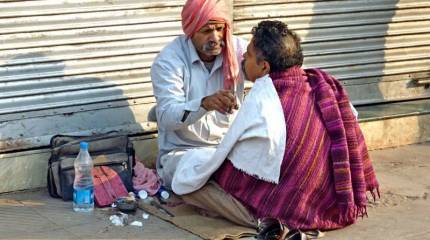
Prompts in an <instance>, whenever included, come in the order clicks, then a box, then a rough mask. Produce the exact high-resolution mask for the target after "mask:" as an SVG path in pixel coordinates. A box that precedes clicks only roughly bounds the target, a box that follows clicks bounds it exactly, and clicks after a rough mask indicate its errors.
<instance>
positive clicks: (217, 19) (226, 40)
mask: <svg viewBox="0 0 430 240" xmlns="http://www.w3.org/2000/svg"><path fill="white" fill-rule="evenodd" d="M230 24H231V23H230V20H229V17H228V14H227V8H226V7H225V5H224V3H223V1H217V0H206V1H204V0H188V1H187V2H186V4H185V6H184V8H183V10H182V28H183V31H184V33H185V35H181V36H179V37H177V38H176V39H174V40H173V41H172V42H171V43H170V44H168V45H167V46H166V47H165V48H164V49H163V50H162V51H161V52H160V54H159V55H158V56H157V58H156V59H155V61H154V63H153V65H152V68H151V78H152V83H153V88H154V95H155V98H156V100H157V107H156V115H157V121H158V129H159V131H158V134H159V137H158V143H159V148H160V152H159V157H158V161H157V171H158V174H159V175H160V177H161V178H162V180H163V182H164V185H166V187H167V188H170V186H171V181H172V177H173V174H174V172H175V169H176V166H177V164H178V162H179V161H181V160H182V156H183V155H184V153H185V152H186V151H187V150H188V149H190V148H197V147H207V146H215V145H217V144H218V143H219V142H220V141H221V139H222V137H223V136H224V134H225V132H226V131H227V129H228V126H229V125H230V122H231V119H230V118H231V117H230V114H231V113H232V111H233V109H237V108H238V104H239V103H240V102H241V101H242V98H243V94H242V93H243V81H239V79H240V74H239V67H238V62H239V61H240V60H241V57H242V54H243V52H244V51H245V50H244V49H245V48H246V43H245V42H243V41H241V40H240V39H238V38H233V36H232V33H231V28H230Z"/></svg>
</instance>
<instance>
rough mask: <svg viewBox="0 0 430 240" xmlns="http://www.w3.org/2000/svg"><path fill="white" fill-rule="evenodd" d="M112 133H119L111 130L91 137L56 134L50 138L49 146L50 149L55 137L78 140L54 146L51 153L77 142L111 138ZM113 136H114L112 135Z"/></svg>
mask: <svg viewBox="0 0 430 240" xmlns="http://www.w3.org/2000/svg"><path fill="white" fill-rule="evenodd" d="M113 133H116V134H118V133H119V131H116V130H113V131H109V132H107V133H102V134H97V135H93V136H91V135H80V136H79V135H64V134H58V135H55V136H53V137H52V138H51V141H50V145H51V147H52V144H53V142H52V141H53V140H54V139H55V138H57V137H76V138H79V139H76V140H73V141H70V142H68V143H65V144H62V145H60V146H56V147H54V148H52V151H56V150H58V149H60V148H62V147H66V146H70V145H74V144H77V143H79V142H82V141H85V140H88V139H90V140H99V139H103V138H105V137H112V135H113ZM114 136H115V135H114ZM117 136H118V137H120V136H126V135H125V134H123V135H117Z"/></svg>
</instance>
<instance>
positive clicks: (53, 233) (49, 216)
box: [0, 142, 430, 240]
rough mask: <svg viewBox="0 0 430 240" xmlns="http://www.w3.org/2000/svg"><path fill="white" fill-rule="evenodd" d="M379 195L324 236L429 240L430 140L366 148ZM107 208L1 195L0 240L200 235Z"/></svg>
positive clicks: (34, 194) (41, 193) (43, 196)
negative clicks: (119, 218) (361, 213)
mask: <svg viewBox="0 0 430 240" xmlns="http://www.w3.org/2000/svg"><path fill="white" fill-rule="evenodd" d="M371 157H372V159H373V162H374V166H375V169H376V172H377V177H378V180H379V182H380V184H381V192H382V197H381V199H379V200H377V201H376V202H374V203H371V204H370V205H369V209H368V215H369V217H368V218H364V219H360V220H359V221H358V222H357V224H355V225H353V226H350V227H347V228H345V229H342V230H337V231H332V232H328V233H326V236H325V237H324V238H323V239H351V240H355V239H381V240H382V239H384V240H385V239H417V240H418V239H430V199H429V193H430V174H429V172H430V143H429V142H428V143H423V144H415V145H409V146H403V147H398V148H394V149H384V150H375V151H371ZM111 214H112V213H111V212H110V210H101V209H97V210H96V211H95V212H94V213H93V214H90V215H85V214H78V213H74V212H73V210H72V204H71V202H63V201H61V200H58V199H53V198H50V197H49V195H48V194H47V191H46V190H45V189H38V190H33V191H24V192H15V193H8V194H1V195H0V239H199V238H198V237H197V236H195V235H193V234H192V233H189V232H187V231H184V230H181V229H178V228H176V227H175V226H173V225H171V224H170V223H167V222H164V221H162V220H160V219H158V218H156V217H154V216H151V217H150V218H149V220H143V219H142V217H141V212H139V213H137V214H136V215H135V216H130V220H132V219H137V220H140V221H142V222H143V224H144V226H143V227H133V226H126V227H116V226H112V224H111V223H110V221H109V219H108V217H109V216H110V215H111Z"/></svg>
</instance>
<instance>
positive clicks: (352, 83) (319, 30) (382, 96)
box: [234, 0, 430, 105]
mask: <svg viewBox="0 0 430 240" xmlns="http://www.w3.org/2000/svg"><path fill="white" fill-rule="evenodd" d="M264 19H278V20H281V21H284V22H286V23H287V24H288V25H289V26H290V28H291V29H294V30H295V31H296V32H297V33H298V34H299V35H300V36H301V38H302V42H303V49H304V54H305V63H304V65H305V67H318V68H322V69H324V70H327V71H328V72H330V73H331V74H333V75H334V76H335V77H337V78H338V79H339V80H341V81H342V82H343V84H344V85H345V86H346V88H347V89H348V92H349V94H350V97H351V99H352V101H353V103H354V104H358V105H359V104H371V103H379V102H389V101H398V100H409V99H418V98H426V97H429V96H430V89H429V85H428V82H429V81H428V80H429V79H430V1H421V0H355V1H354V0H344V1H316V0H308V1H298V0H290V1H279V0H270V1H269V0H258V1H257V0H235V1H234V23H235V24H234V32H235V33H236V34H238V35H240V36H243V37H245V38H248V39H249V37H250V35H249V32H250V30H251V28H252V26H255V25H256V24H257V23H258V22H259V21H261V20H264ZM423 81H424V82H423ZM426 82H427V83H426Z"/></svg>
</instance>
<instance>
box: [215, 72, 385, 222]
mask: <svg viewBox="0 0 430 240" xmlns="http://www.w3.org/2000/svg"><path fill="white" fill-rule="evenodd" d="M271 77H272V79H273V82H274V85H275V88H276V90H277V92H278V95H279V97H280V100H281V103H282V106H283V111H284V116H285V122H286V126H287V141H286V142H287V143H286V149H285V153H284V160H283V163H282V166H281V178H280V182H279V184H277V185H275V184H272V183H269V182H265V181H261V180H258V179H256V178H254V177H252V176H249V175H246V174H244V173H243V172H241V171H239V170H237V169H235V168H234V167H233V165H232V164H231V162H230V161H225V162H224V164H223V165H222V166H221V167H220V169H218V171H217V172H216V173H215V174H214V178H215V180H216V181H217V182H218V183H219V185H220V186H221V187H222V188H223V189H224V190H226V191H227V192H228V193H230V194H232V195H233V196H235V197H236V198H237V199H238V200H239V201H241V202H242V203H243V204H244V205H245V206H246V207H247V208H248V209H249V210H250V211H251V212H252V213H253V214H254V215H255V216H256V217H259V218H260V217H274V218H279V219H280V220H281V221H282V222H283V223H284V224H286V225H287V226H288V227H289V228H299V229H320V230H329V229H337V228H342V227H344V226H347V225H349V224H352V223H354V222H355V220H356V219H357V217H358V216H363V215H366V203H367V198H366V191H370V192H371V193H372V195H373V196H374V197H375V192H377V193H378V195H379V191H378V182H377V180H376V176H375V173H374V170H373V167H372V164H371V161H370V159H369V155H368V152H367V147H366V144H365V141H364V137H363V134H362V133H361V130H360V128H359V125H358V122H357V120H356V119H355V116H354V115H353V113H352V110H351V108H350V106H349V99H348V96H347V93H346V92H345V91H344V90H343V88H342V86H341V85H340V83H339V82H338V81H337V80H336V79H334V78H333V77H332V76H330V75H328V74H327V73H325V72H323V71H321V70H318V69H309V70H306V71H304V70H302V69H301V68H299V67H292V68H290V69H289V70H288V71H286V72H280V73H273V74H271Z"/></svg>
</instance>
